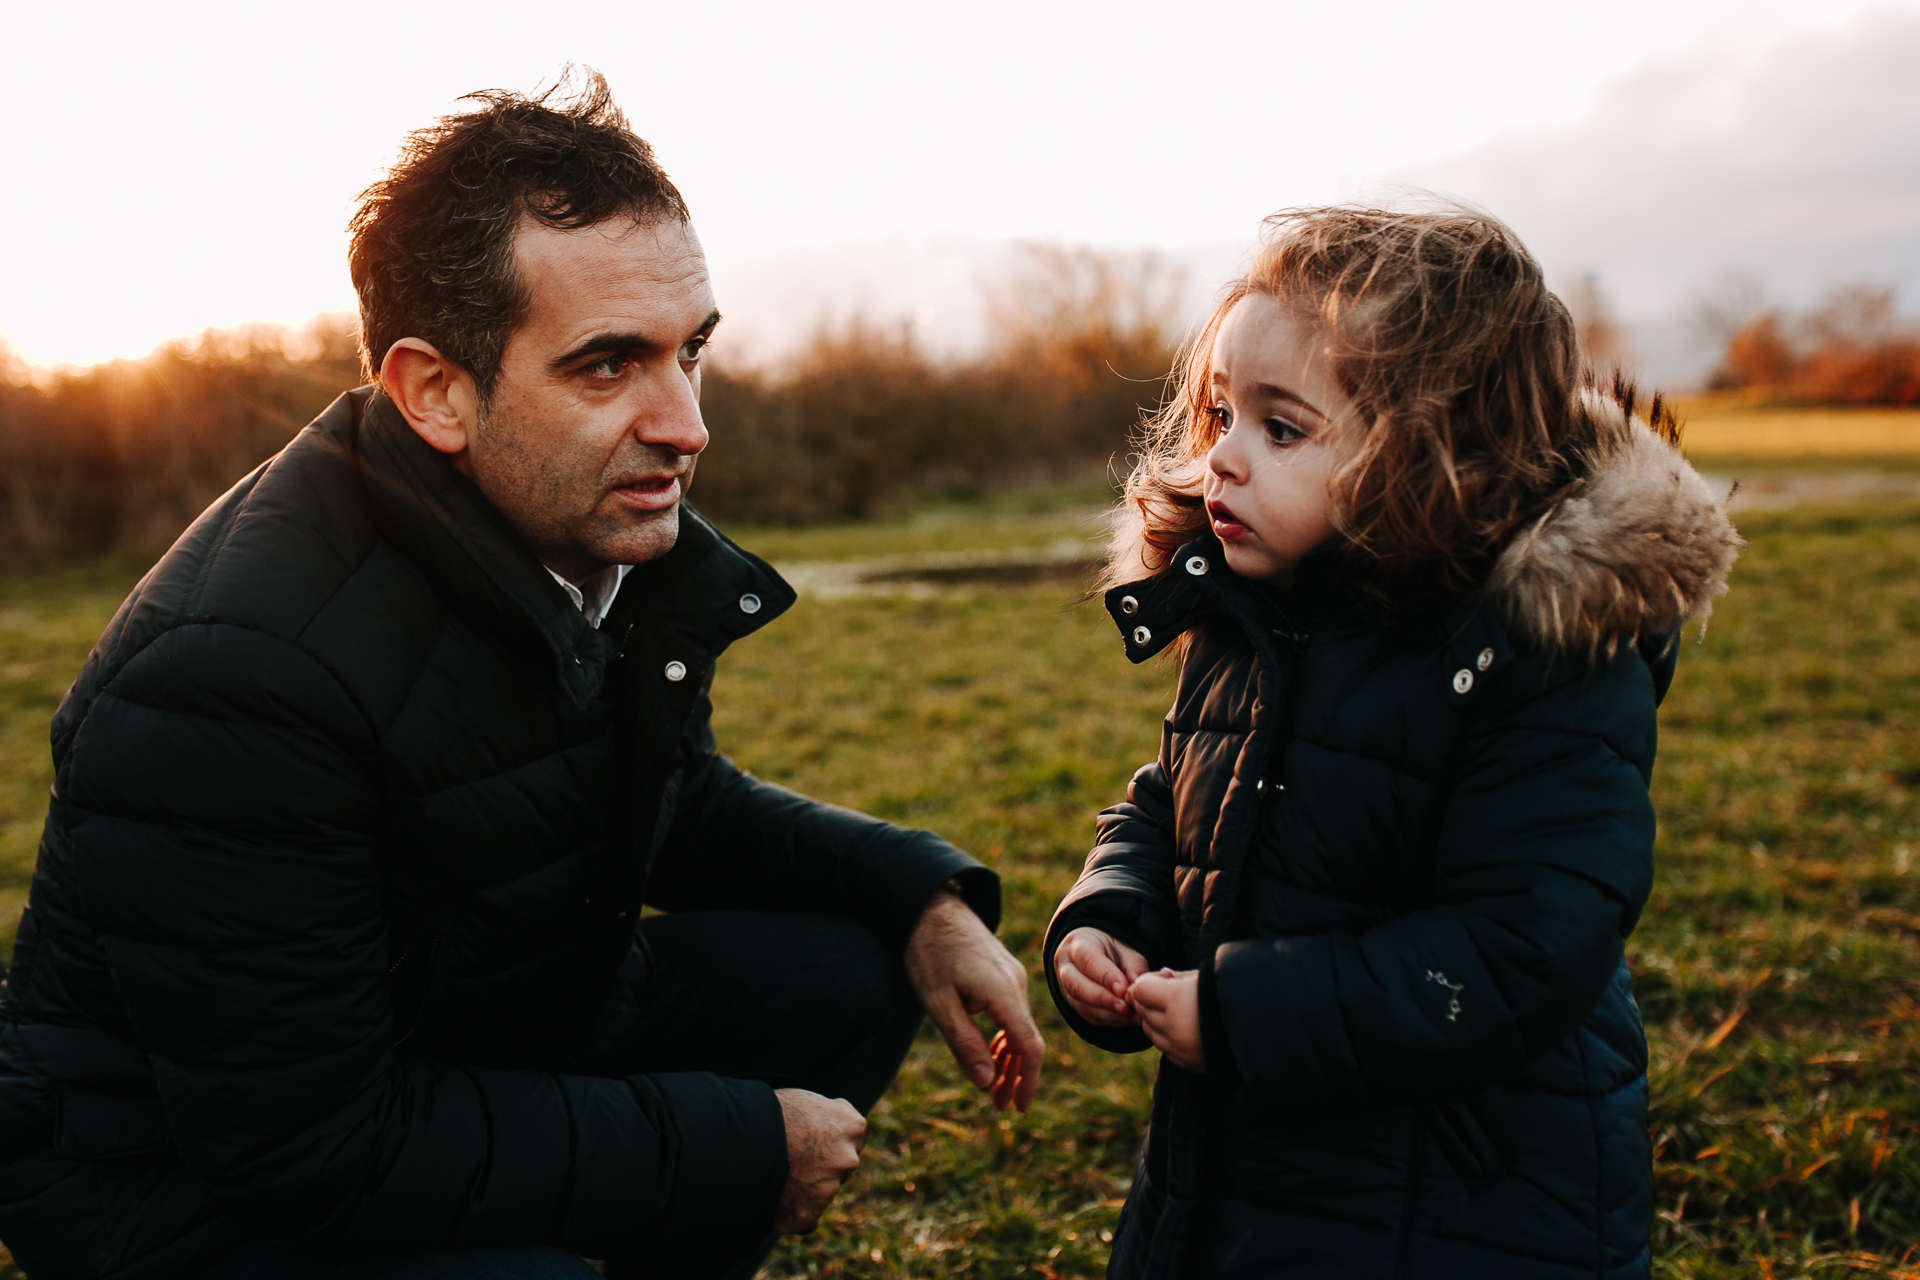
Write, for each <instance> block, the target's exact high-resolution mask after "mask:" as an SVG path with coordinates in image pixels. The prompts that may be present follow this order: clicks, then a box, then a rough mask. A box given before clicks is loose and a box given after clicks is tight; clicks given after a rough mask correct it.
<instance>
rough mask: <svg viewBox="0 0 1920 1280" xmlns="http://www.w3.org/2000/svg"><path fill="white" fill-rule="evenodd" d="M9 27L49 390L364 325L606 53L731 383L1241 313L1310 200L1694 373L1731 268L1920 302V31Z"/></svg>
mask: <svg viewBox="0 0 1920 1280" xmlns="http://www.w3.org/2000/svg"><path fill="white" fill-rule="evenodd" d="M0 26H3V27H4V29H5V30H6V31H7V32H8V36H7V39H6V40H5V42H4V44H0V118H4V119H5V120H6V121H7V122H8V128H7V129H6V131H5V137H4V140H0V174H4V178H0V181H3V182H4V183H5V186H4V187H3V188H0V196H4V197H5V198H4V199H0V340H4V341H5V342H6V343H7V344H8V345H9V346H11V348H12V349H13V350H14V352H15V353H16V354H17V355H18V356H19V357H20V358H22V359H24V360H26V361H28V362H30V363H32V364H34V365H37V366H42V367H47V366H53V365H59V364H86V363H92V362H95V361H99V360H103V359H109V358H115V357H122V356H137V355H140V354H143V353H145V352H146V351H148V350H151V349H152V348H153V347H154V346H155V345H156V344H158V343H159V342H161V341H163V340H166V339H168V338H171V337H174V336H178V335H188V334H193V333H196V332H198V331H200V330H203V329H206V328H210V327H231V326H236V325H240V324H244V323H248V322H255V321H262V322H270V323H280V324H298V323H300V322H302V321H304V320H305V319H306V318H307V317H309V316H311V315H313V314H315V313H317V312H322V311H340V310H348V309H350V308H351V306H352V291H351V287H350V285H349V283H348V280H347V274H346V266H345V249H346V236H345V225H346V222H347V219H348V216H349V215H350V212H351V210H352V207H353V200H354V197H355V195H356V193H357V192H358V191H360V190H361V189H362V188H363V187H365V186H366V185H367V184H368V183H369V182H371V181H372V180H374V179H375V178H376V177H377V176H378V175H379V174H380V172H381V170H382V168H383V166H384V165H385V164H386V163H387V162H388V161H389V160H390V159H391V158H392V157H393V155H394V153H395V151H396V149H397V147H398V144H399V142H400V139H401V138H402V136H403V135H404V134H405V133H406V132H407V131H408V130H409V129H412V128H416V127H418V126H420V125H423V124H425V123H427V122H428V121H430V120H432V119H433V118H434V117H436V116H437V115H439V114H441V113H443V112H446V111H448V110H450V109H453V108H454V106H455V100H456V99H457V98H458V97H459V96H460V95H461V94H463V93H465V92H469V91H471V90H475V89H480V88H492V87H501V88H513V89H530V88H533V87H535V86H537V85H539V84H540V83H542V82H543V81H546V80H548V79H550V78H552V77H553V76H554V75H555V74H556V73H557V72H558V71H559V69H560V68H561V67H562V66H563V65H565V64H567V63H569V62H575V63H582V64H586V65H590V66H593V67H596V68H598V69H599V70H601V71H602V72H604V73H605V74H606V76H607V78H608V80H609V82H610V83H611V85H612V87H613V90H614V92H615V94H616V96H617V98H618V99H619V101H620V102H621V104H622V106H623V107H624V108H625V110H626V112H627V114H628V116H629V118H630V119H631V120H632V121H633V123H634V126H635V128H636V129H637V130H638V131H639V132H640V133H641V134H642V135H643V136H645V137H646V138H648V139H649V141H651V142H652V143H653V145H654V147H655V150H656V153H657V155H658V156H659V158H660V160H661V162H662V163H663V164H664V165H665V167H666V168H667V169H668V171H669V172H670V173H671V174H672V175H673V177H674V179H675V181H676V182H677V183H678V185H679V186H680V188H681V190H682V191H683V193H684V194H685V195H686V197H687V200H688V203H689V204H690V206H691V207H692V210H693V213H694V219H695V223H696V226H697V227H698V228H699V231H700V233H701V236H702V238H703V240H704V241H705V244H706V246H707V251H708V255H709V258H710V261H711V262H712V265H713V269H714V277H715V284H716V288H717V291H718V293H719V297H720V302H721V308H722V310H723V311H724V312H726V313H727V315H728V324H727V326H725V327H723V330H722V338H721V343H722V344H723V345H722V348H721V349H722V351H723V352H724V350H725V346H724V344H726V343H728V342H733V343H735V344H736V349H737V350H738V351H741V352H745V353H749V354H751V353H755V352H758V353H761V354H766V353H771V352H777V351H778V350H779V349H780V348H781V347H782V345H783V344H790V343H791V342H792V341H793V340H794V339H795V337H796V335H799V334H802V333H804V332H805V331H807V330H808V329H810V328H811V327H812V326H813V325H814V324H816V323H817V322H819V321H820V319H821V318H822V317H823V316H830V315H835V314H849V313H851V312H853V311H857V310H858V311H866V312H869V313H873V314H876V315H878V316H881V317H882V318H885V317H887V316H891V315H900V316H912V315H916V314H917V316H918V318H919V321H920V322H921V324H922V328H923V330H924V332H925V336H927V337H928V339H929V340H930V341H931V342H933V343H934V344H935V345H941V344H945V345H948V346H951V345H954V344H955V343H957V342H958V343H963V342H964V340H965V335H966V332H967V330H968V327H969V326H974V327H977V325H978V323H979V319H978V299H979V295H980V290H979V285H980V282H981V280H982V278H983V277H990V276H991V275H992V274H993V273H994V272H995V271H997V270H1001V269H1003V268H1004V265H1005V262H1006V260H1007V254H1008V246H1009V245H1010V244H1011V243H1013V242H1017V241H1021V240H1058V241H1067V242H1073V243H1086V244H1092V245H1096V246H1104V247H1110V248H1117V249H1144V248H1152V249H1157V250H1161V251H1163V252H1166V253H1168V254H1170V255H1172V256H1174V257H1175V258H1177V259H1178V260H1179V261H1181V262H1184V263H1186V264H1188V265H1189V266H1190V268H1191V271H1192V274H1193V276H1194V277H1195V279H1196V280H1197V281H1198V285H1199V288H1200V292H1201V294H1202V295H1204V294H1205V293H1206V292H1207V291H1209V290H1211V288H1213V287H1214V286H1215V285H1216V284H1217V283H1218V281H1219V279H1222V278H1224V277H1225V275H1226V274H1227V273H1228V272H1230V271H1231V270H1232V268H1233V266H1234V263H1235V262H1236V261H1237V259H1238V257H1239V256H1240V255H1241V254H1243V253H1244V251H1245V249H1246V247H1247V246H1248V245H1249V244H1250V243H1251V241H1252V237H1253V236H1254V234H1255V233H1256V231H1257V229H1258V225H1259V220H1260V218H1261V217H1262V216H1264V215H1265V214H1267V213H1269V212H1271V211H1273V210H1274V209H1277V208H1281V207H1284V206H1287V205H1292V204H1299V203H1305V202H1319V201H1329V200H1341V199H1353V198H1368V199H1391V198H1396V197H1397V196H1398V195H1399V194H1401V193H1404V192H1405V191H1407V190H1409V189H1411V188H1413V187H1425V188H1430V189H1433V190H1437V191H1440V192H1443V193H1445V194H1449V195H1453V196H1458V197H1462V198H1466V199H1470V200H1474V201H1476V202H1478V203H1480V204H1482V205H1483V206H1484V207H1487V208H1489V209H1491V210H1492V211H1493V212H1495V213H1497V214H1500V215H1502V216H1503V217H1506V218H1507V219H1508V220H1509V221H1510V222H1512V223H1513V225H1514V226H1515V227H1516V229H1517V230H1519V231H1520V233H1521V235H1522V236H1523V238H1525V239H1527V240H1528V242H1529V243H1531V244H1532V245H1533V246H1534V247H1535V248H1536V250H1537V251H1538V252H1539V253H1540V254H1541V257H1542V259H1543V261H1545V262H1546V263H1547V266H1548V268H1549V271H1550V273H1552V274H1553V275H1554V278H1555V279H1556V280H1560V281H1567V280H1572V279H1574V278H1575V277H1576V276H1578V275H1580V274H1584V273H1587V272H1593V273H1595V274H1596V275H1597V277H1598V278H1599V280H1600V282H1601V285H1602V287H1603V289H1604V290H1605V291H1606V293H1607V294H1608V296H1609V297H1610V298H1611V299H1612V301H1613V302H1614V304H1615V307H1616V309H1617V310H1618V311H1619V312H1620V314H1621V315H1622V316H1624V317H1625V318H1627V319H1628V320H1629V321H1631V322H1632V323H1633V324H1634V325H1635V326H1637V327H1636V328H1635V330H1634V332H1635V333H1642V334H1646V335H1650V337H1649V342H1650V343H1651V344H1652V345H1655V346H1663V345H1672V344H1674V343H1677V342H1678V341H1679V339H1678V338H1676V337H1675V335H1676V334H1680V333H1681V327H1682V326H1681V319H1682V318H1683V317H1684V314H1685V312H1686V309H1687V307H1688V306H1689V305H1691V300H1692V299H1694V298H1695V297H1697V296H1698V295H1699V293H1700V292H1701V291H1702V290H1704V289H1709V288H1711V287H1713V282H1714V281H1715V280H1716V279H1720V278H1722V277H1725V276H1726V274H1727V273H1728V272H1745V273H1747V274H1748V275H1749V276H1751V277H1752V278H1753V279H1754V280H1756V281H1758V282H1759V284H1760V285H1761V286H1764V287H1765V288H1766V289H1768V290H1771V291H1774V292H1776V293H1778V295H1779V296H1781V297H1782V298H1787V299H1796V298H1799V297H1802V296H1805V295H1809V294H1810V293H1811V292H1813V291H1817V289H1819V288H1821V287H1824V286H1826V285H1828V284H1831V283H1834V282H1837V281H1838V280H1840V279H1842V278H1854V277H1858V276H1874V277H1876V278H1885V279H1887V280H1888V281H1889V282H1893V283H1902V282H1908V281H1910V280H1911V277H1913V276H1914V274H1915V273H1916V270H1920V147H1917V146H1916V145H1915V143H1916V141H1920V132H1917V126H1920V76H1915V75H1913V74H1912V73H1911V70H1910V69H1911V68H1912V67H1913V66H1914V65H1920V64H1917V63H1916V57H1920V0H1909V2H1907V3H1902V4H1893V5H1886V4H1879V5H1873V4H1866V3H1856V2H1855V0H1752V2H1748V3H1730V2H1728V0H1609V3H1607V4H1606V5H1604V6H1600V5H1575V4H1540V3H1538V2H1537V0H1461V2H1459V3H1454V4H1448V5H1435V4H1432V3H1429V2H1425V0H1373V2H1372V3H1369V4H1367V5H1344V6H1343V5H1332V4H1328V3H1326V2H1325V0H1316V2H1315V3H1299V2H1296V0H1251V2H1244V3H1243V2H1240V0H1186V2H1184V3H1181V4H1177V5H1176V4H1171V3H1158V4H1143V3H1131V2H1129V0H1101V2H1099V3H1045V2H1044V0H1025V2H1021V3H1001V2H1000V0H967V2H966V3H923V4H901V3H898V0H893V2H892V3H879V2H877V0H876V2H869V0H837V2H836V0H817V2H816V3H812V4H808V5H794V4H791V3H763V2H761V0H740V2H738V3H734V4H731V5H725V6H707V7H690V6H687V5H684V4H674V5H665V4H656V3H650V2H647V0H642V2H640V3H629V4H625V5H621V6H612V7H605V8H600V9H594V10H587V11H577V10H566V9H551V8H546V7H541V6H529V5H525V4H506V3H499V2H497V0H466V2H464V3H461V4H458V5H454V4H405V3H396V2H395V0H384V2H383V3H359V2H357V0H346V2H343V3H335V4H331V5H326V6H299V7H286V6H263V5H259V4H257V3H250V4H239V3H224V2H217V0H204V2H195V0H185V2H176V3H166V2H165V0H146V2H145V3H141V4H137V5H136V4H121V3H114V2H111V0H109V2H106V3H100V4H94V5H90V6H87V7H85V8H83V9H74V8H72V7H71V6H52V5H30V4H27V3H25V2H24V0H0ZM1911 283H1913V284H1920V280H1915V281H1911ZM1662 326H1664V328H1663V327H1662ZM1663 334H1664V335H1665V336H1664V337H1662V336H1661V335H1663ZM1650 358H1652V359H1655V360H1656V362H1657V358H1658V357H1657V356H1656V357H1650Z"/></svg>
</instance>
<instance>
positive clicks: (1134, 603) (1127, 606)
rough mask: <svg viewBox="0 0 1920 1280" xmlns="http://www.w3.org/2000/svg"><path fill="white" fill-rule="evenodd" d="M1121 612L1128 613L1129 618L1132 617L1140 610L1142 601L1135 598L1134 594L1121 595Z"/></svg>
mask: <svg viewBox="0 0 1920 1280" xmlns="http://www.w3.org/2000/svg"><path fill="white" fill-rule="evenodd" d="M1120 612H1122V613H1124V614H1126V615H1127V616H1128V617H1129V618H1131V617H1132V616H1133V615H1134V614H1136V613H1138V612H1140V602H1139V601H1138V600H1135V599H1134V598H1133V597H1132V596H1121V597H1120Z"/></svg>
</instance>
